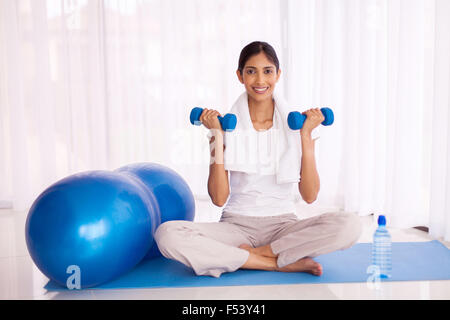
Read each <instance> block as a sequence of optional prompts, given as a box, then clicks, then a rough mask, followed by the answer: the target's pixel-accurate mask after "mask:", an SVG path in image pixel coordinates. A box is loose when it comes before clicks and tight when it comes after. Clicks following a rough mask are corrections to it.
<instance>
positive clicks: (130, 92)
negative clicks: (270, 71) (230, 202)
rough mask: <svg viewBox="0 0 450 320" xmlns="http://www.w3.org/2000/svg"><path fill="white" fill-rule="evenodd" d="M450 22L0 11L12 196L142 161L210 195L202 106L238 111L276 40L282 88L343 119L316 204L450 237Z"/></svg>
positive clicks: (383, 13) (340, 6) (173, 5)
mask: <svg viewBox="0 0 450 320" xmlns="http://www.w3.org/2000/svg"><path fill="white" fill-rule="evenodd" d="M449 21H450V1H448V0H433V1H432V0H322V1H318V0H286V1H281V0H280V1H271V0H268V1H260V0H256V1H228V0H217V1H201V0H199V1H192V0H190V1H167V0H161V1H138V0H134V1H131V0H125V1H117V0H116V1H107V0H105V1H100V0H98V1H95V0H92V1H87V0H85V1H81V0H79V1H75V0H66V1H63V0H47V1H44V0H40V1H38V0H0V112H1V113H0V114H1V118H0V155H1V156H0V200H10V201H12V203H13V206H14V208H15V209H17V210H24V209H26V208H28V207H29V205H30V204H31V202H32V201H33V200H34V198H35V197H36V196H37V195H38V194H39V193H40V192H41V191H42V190H43V189H44V188H45V187H47V186H48V185H49V184H51V183H53V182H55V181H56V180H58V179H60V178H62V177H64V176H67V175H69V174H72V173H75V172H78V171H84V170H94V169H107V170H112V169H115V168H118V167H120V166H122V165H125V164H129V163H133V162H138V161H148V162H159V163H162V164H165V165H167V166H169V167H172V168H173V169H175V170H177V172H179V173H180V174H181V175H182V176H183V177H185V179H186V180H187V181H188V183H189V185H190V186H191V188H192V190H193V192H194V193H195V194H196V195H197V196H198V197H202V196H205V195H206V194H207V190H206V179H207V175H208V163H209V157H208V150H209V149H208V145H207V141H206V138H205V136H206V131H205V129H204V128H198V127H192V126H191V125H190V124H189V122H188V116H189V112H190V109H191V108H192V107H195V106H200V107H210V108H216V109H218V110H219V111H221V112H226V111H227V110H228V109H229V108H230V106H231V104H232V103H233V102H234V100H235V99H236V97H237V96H238V95H239V93H241V92H242V90H243V87H242V85H241V84H240V83H239V82H238V80H237V78H236V76H235V70H236V68H237V61H238V57H239V53H240V50H241V49H242V47H243V46H244V45H246V44H247V43H249V42H251V41H254V40H263V41H267V42H269V43H271V44H272V45H273V46H274V47H275V49H276V51H277V53H278V55H279V58H280V62H281V69H282V78H281V81H280V83H279V84H278V86H279V88H278V90H282V91H284V93H285V95H286V97H287V98H288V100H289V101H290V102H291V103H292V104H294V105H296V106H298V108H299V110H300V111H301V110H305V109H307V108H311V107H322V106H329V107H331V108H333V110H334V112H335V119H336V121H335V123H334V124H333V126H331V127H327V128H322V130H321V138H320V139H319V141H318V142H317V161H318V168H319V174H320V177H321V191H320V194H319V199H318V200H317V201H316V202H315V204H314V205H315V206H318V207H320V206H323V207H330V206H334V207H336V208H339V209H341V210H345V211H351V212H357V213H358V214H360V215H367V214H370V213H375V214H385V215H386V216H387V218H388V223H389V224H390V226H393V227H402V228H403V227H412V226H418V225H421V226H429V227H430V233H431V234H432V235H434V236H436V237H444V238H445V239H446V240H450V204H449V200H447V199H450V148H448V146H449V145H450V141H449V135H450V133H449V132H448V127H449V123H450V113H449V104H450V101H449V89H450V25H449ZM198 214H201V212H199V213H198Z"/></svg>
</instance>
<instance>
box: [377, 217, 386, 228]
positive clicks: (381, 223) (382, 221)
mask: <svg viewBox="0 0 450 320" xmlns="http://www.w3.org/2000/svg"><path fill="white" fill-rule="evenodd" d="M378 225H379V226H385V225H386V217H385V216H378Z"/></svg>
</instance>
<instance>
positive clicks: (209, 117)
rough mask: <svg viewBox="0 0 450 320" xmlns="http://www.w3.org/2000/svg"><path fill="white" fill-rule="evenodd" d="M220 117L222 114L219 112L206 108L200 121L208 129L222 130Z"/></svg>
mask: <svg viewBox="0 0 450 320" xmlns="http://www.w3.org/2000/svg"><path fill="white" fill-rule="evenodd" d="M218 116H220V113H219V112H218V111H216V110H212V109H206V108H204V109H203V112H202V114H201V115H200V119H199V120H200V122H201V123H202V124H203V125H204V126H205V127H206V128H208V129H210V130H211V129H217V130H222V126H221V125H220V121H219V119H218V118H217V117H218Z"/></svg>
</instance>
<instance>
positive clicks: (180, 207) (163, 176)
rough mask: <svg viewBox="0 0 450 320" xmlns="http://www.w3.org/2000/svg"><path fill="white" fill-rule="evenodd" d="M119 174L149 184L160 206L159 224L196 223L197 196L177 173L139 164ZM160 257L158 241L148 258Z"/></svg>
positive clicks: (149, 164) (156, 165) (152, 165)
mask: <svg viewBox="0 0 450 320" xmlns="http://www.w3.org/2000/svg"><path fill="white" fill-rule="evenodd" d="M116 171H117V172H119V173H121V174H128V175H130V174H131V175H134V176H135V177H136V178H138V179H139V180H140V181H142V182H143V183H144V184H145V185H146V187H147V188H148V193H149V194H152V195H153V196H154V197H155V198H156V201H157V203H158V206H159V211H160V214H161V219H160V221H159V223H164V222H166V221H170V220H189V221H193V220H194V216H195V200H194V195H193V194H192V191H191V189H190V188H189V185H188V184H187V183H186V181H185V180H184V179H183V177H182V176H181V175H179V174H178V173H177V172H176V171H174V170H172V169H170V168H168V167H166V166H163V165H160V164H157V163H135V164H130V165H127V166H124V167H121V168H119V169H117V170H116ZM158 226H159V224H158ZM158 226H156V227H158ZM160 255H161V253H160V252H159V250H158V247H157V245H156V242H155V243H154V244H153V246H152V248H151V249H150V250H149V252H148V254H147V255H146V257H145V258H147V259H148V258H153V257H157V256H160Z"/></svg>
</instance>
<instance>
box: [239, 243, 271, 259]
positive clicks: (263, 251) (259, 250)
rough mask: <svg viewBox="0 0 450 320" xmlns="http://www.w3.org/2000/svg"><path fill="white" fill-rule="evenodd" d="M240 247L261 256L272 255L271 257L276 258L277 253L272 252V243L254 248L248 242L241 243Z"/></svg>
mask: <svg viewBox="0 0 450 320" xmlns="http://www.w3.org/2000/svg"><path fill="white" fill-rule="evenodd" d="M239 248H241V249H244V250H247V251H248V252H251V253H254V254H257V255H260V256H264V257H270V258H276V257H277V255H276V254H274V253H273V252H272V248H271V247H270V245H269V244H268V245H265V246H261V247H256V248H253V247H252V246H250V245H248V244H245V243H244V244H241V245H240V246H239Z"/></svg>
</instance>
